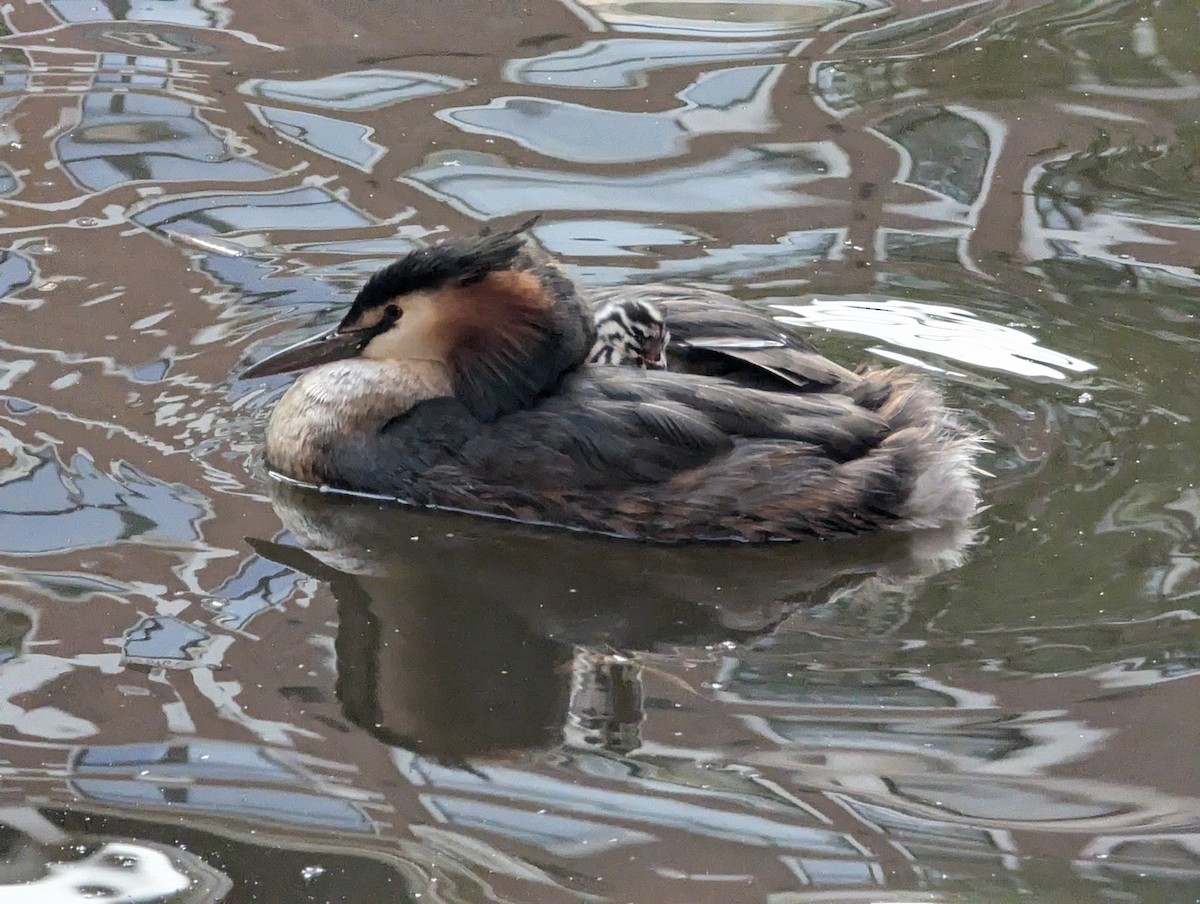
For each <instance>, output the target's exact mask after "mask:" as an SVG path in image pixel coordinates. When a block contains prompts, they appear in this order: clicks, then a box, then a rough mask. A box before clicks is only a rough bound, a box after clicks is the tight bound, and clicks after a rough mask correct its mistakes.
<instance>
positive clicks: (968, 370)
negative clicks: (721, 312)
mask: <svg viewBox="0 0 1200 904" xmlns="http://www.w3.org/2000/svg"><path fill="white" fill-rule="evenodd" d="M0 16H2V17H3V18H2V24H0V63H2V65H3V78H2V80H0V151H2V153H0V234H2V235H3V241H2V242H0V247H3V248H5V249H7V250H4V251H0V287H2V288H3V296H4V299H3V302H2V303H0V900H4V901H6V902H7V901H27V900H28V901H35V900H36V901H38V902H44V901H69V900H77V899H85V898H86V899H89V900H120V901H146V902H151V901H166V900H170V901H179V902H182V901H189V902H191V901H194V902H208V901H217V900H228V901H235V900H236V901H245V902H251V901H253V902H274V901H288V902H294V901H314V902H325V901H352V902H358V901H363V902H367V901H378V900H413V899H418V898H419V899H420V900H422V901H429V900H433V901H445V902H482V901H511V902H528V904H532V902H579V901H598V902H599V901H613V902H635V901H636V902H642V901H689V902H714V904H718V902H719V904H729V902H743V901H744V902H764V904H799V902H835V901H836V902H845V901H854V902H887V901H905V902H917V901H922V902H924V901H934V902H960V901H961V902H975V901H1007V900H1017V899H1020V900H1022V901H1038V902H1067V901H1070V902H1080V901H1120V902H1164V904H1166V902H1170V904H1175V902H1189V901H1195V900H1200V892H1198V891H1197V889H1200V728H1198V726H1200V719H1198V718H1197V705H1196V699H1197V688H1198V685H1197V681H1198V680H1200V679H1198V678H1197V671H1198V670H1200V620H1198V619H1197V611H1196V600H1197V597H1198V596H1200V557H1198V552H1197V542H1198V528H1200V525H1198V520H1200V490H1198V489H1197V486H1196V468H1197V464H1196V462H1197V448H1198V443H1200V431H1198V429H1197V419H1200V393H1197V391H1196V390H1195V387H1194V384H1195V383H1196V381H1197V378H1198V377H1200V373H1198V366H1197V363H1196V362H1197V352H1198V351H1200V345H1198V341H1197V335H1198V334H1197V323H1196V319H1197V312H1198V311H1200V273H1198V268H1200V57H1198V56H1197V51H1196V48H1197V47H1198V46H1200V15H1198V13H1197V9H1196V6H1195V4H1194V3H1192V2H1190V0H1158V2H1120V0H1113V2H1102V0H1092V2H1086V0H1056V2H1033V0H1030V2H1024V0H972V2H962V0H957V2H951V0H924V2H916V0H891V2H889V0H821V2H818V0H807V2H806V0H796V2H783V0H775V2H754V0H714V2H683V0H680V2H670V3H668V2H632V0H623V2H622V0H612V2H606V0H530V2H523V3H514V2H495V3H486V2H467V0H453V2H450V0H443V2H439V3H436V4H435V3H428V4H386V3H381V2H374V3H369V2H366V0H345V2H338V3H327V2H317V0H299V2H288V3H284V2H276V3H273V4H272V3H249V2H240V3H229V2H224V0H154V2H151V0H141V2H136V3H118V2H115V0H31V2H22V3H15V4H10V5H8V6H5V7H4V8H3V10H0ZM532 212H545V216H544V218H543V219H542V221H541V223H540V225H539V226H538V227H537V228H536V230H535V232H536V238H537V240H538V241H539V242H540V243H541V244H543V245H544V246H545V247H546V248H547V249H549V250H550V251H552V252H554V253H556V254H558V255H560V256H561V257H563V258H564V259H565V260H566V261H567V262H568V263H569V264H570V265H571V266H572V267H573V269H574V272H575V273H576V274H577V276H578V277H579V278H580V279H581V280H582V281H583V282H585V283H587V284H591V285H613V284H633V283H643V282H654V281H664V280H665V281H670V282H674V283H688V282H694V283H697V284H702V285H706V286H715V287H718V288H722V289H727V290H729V291H731V292H733V293H734V294H735V295H737V296H738V297H740V298H743V299H744V300H745V301H746V303H747V304H754V305H760V306H762V307H763V308H764V309H765V310H769V311H771V312H773V313H774V314H775V315H776V316H778V318H779V319H780V321H781V322H782V323H787V324H793V325H795V327H796V328H797V329H800V330H803V331H806V332H809V333H812V334H814V335H815V338H816V339H817V341H818V342H819V343H820V344H821V345H822V347H823V348H824V349H825V350H826V351H827V352H828V353H830V354H831V355H833V356H835V357H839V358H842V359H845V360H847V361H851V360H860V359H870V358H883V359H891V360H898V361H903V362H908V363H910V364H913V365H915V366H918V367H923V368H927V369H928V370H930V371H931V373H932V375H933V376H934V378H935V379H937V380H938V381H939V382H941V383H942V384H943V385H944V386H945V387H946V390H947V393H948V395H949V396H950V398H951V400H952V402H953V403H954V404H955V405H957V406H959V407H961V408H963V409H965V410H966V411H968V412H969V416H970V418H971V419H972V420H973V421H974V422H975V423H976V424H977V425H978V426H980V427H981V428H984V429H986V430H988V431H989V432H990V434H991V435H992V438H993V444H992V447H991V452H990V454H989V455H988V456H987V458H986V460H985V461H984V466H985V467H986V468H987V469H988V470H989V471H990V472H991V473H992V474H993V475H994V476H993V477H990V478H988V479H987V480H986V481H985V493H986V497H987V502H988V503H989V505H990V508H989V509H988V511H987V512H986V513H985V514H984V515H983V517H982V518H981V519H980V523H979V525H978V528H979V529H978V533H977V534H975V535H971V534H969V533H965V532H964V533H960V534H950V535H942V536H935V537H924V538H920V539H898V538H876V539H872V540H867V541H863V542H862V543H834V544H817V545H801V546H786V547H771V548H768V549H759V548H736V549H702V550H697V549H649V548H644V547H637V546H631V545H629V544H622V543H619V542H613V541H607V540H601V539H588V538H581V537H575V536H564V535H562V534H557V533H544V532H539V531H537V530H534V529H524V528H518V527H514V526H511V525H495V524H489V523H486V522H480V521H478V520H470V519H462V518H456V517H452V516H439V515H429V514H426V513H420V512H411V511H404V510H396V509H393V508H389V507H388V506H385V505H380V504H378V503H373V502H369V501H353V500H346V499H336V498H331V497H327V496H315V497H314V496H313V495H311V494H306V493H304V492H302V491H297V490H295V489H292V488H289V487H286V486H282V485H272V484H270V483H269V482H268V481H267V480H266V479H265V478H264V475H263V474H262V472H261V469H260V466H259V463H258V458H257V454H258V450H259V443H260V436H261V429H262V425H263V422H264V420H265V415H266V412H267V411H268V410H269V408H270V406H271V404H272V402H273V401H274V399H276V398H277V397H278V395H279V394H280V393H281V392H282V390H283V388H284V384H285V383H286V381H285V380H274V381H271V382H270V383H266V384H264V383H248V382H239V381H238V380H237V379H236V378H235V376H234V374H236V372H237V371H238V369H239V367H240V366H241V365H242V364H243V363H244V362H245V361H246V360H248V359H249V358H250V357H252V356H256V355H259V354H261V353H263V352H264V351H266V350H268V349H270V348H275V347H279V346H280V345H282V344H284V343H286V342H289V341H292V340H294V339H296V338H297V337H299V336H300V335H303V334H305V333H306V332H308V331H311V330H312V329H314V328H316V327H317V326H318V325H323V324H326V323H329V322H331V321H333V320H335V319H336V318H337V317H338V307H339V305H340V304H342V303H344V302H345V301H347V300H348V299H349V298H350V297H351V296H352V294H353V292H354V290H355V288H356V286H357V284H358V283H359V281H360V280H361V279H362V278H363V276H364V275H365V274H367V273H369V272H371V271H372V270H373V269H375V268H376V267H378V266H379V265H380V264H381V263H383V262H385V261H388V260H390V259H391V258H392V257H394V256H395V255H397V254H398V253H401V252H403V251H405V250H407V249H410V248H413V247H416V246H418V245H420V244H421V243H423V242H425V241H428V240H430V239H431V238H434V237H436V236H438V235H441V234H443V233H447V232H448V233H457V234H462V233H467V232H472V231H474V230H476V229H477V228H478V227H479V226H480V225H481V223H483V222H486V221H490V220H492V219H493V218H499V219H498V222H500V223H508V222H512V221H511V220H506V219H504V218H508V217H515V216H518V215H521V216H524V215H528V214H529V213H532Z"/></svg>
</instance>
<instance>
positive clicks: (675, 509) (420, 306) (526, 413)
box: [244, 232, 979, 542]
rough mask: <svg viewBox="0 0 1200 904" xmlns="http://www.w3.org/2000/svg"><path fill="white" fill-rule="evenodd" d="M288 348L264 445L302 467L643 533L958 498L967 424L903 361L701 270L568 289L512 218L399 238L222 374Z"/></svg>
mask: <svg viewBox="0 0 1200 904" xmlns="http://www.w3.org/2000/svg"><path fill="white" fill-rule="evenodd" d="M656 324H658V325H661V331H660V332H656V330H655V325H656ZM668 327H669V329H668ZM606 349H607V350H608V351H606ZM664 349H665V354H664ZM608 363H612V364H627V365H633V366H620V367H610V366H606V365H607V364H608ZM664 363H665V364H667V367H666V369H665V370H664V369H661V368H662V366H663V364H664ZM305 367H311V368H312V369H310V370H308V372H306V373H304V374H303V375H302V376H301V377H300V378H299V379H298V380H296V382H295V383H294V384H293V385H292V387H291V388H290V389H289V390H288V392H287V393H286V394H285V395H284V396H283V398H282V399H281V400H280V402H279V404H278V405H277V406H276V409H275V411H274V412H273V413H272V417H271V421H270V424H269V426H268V429H267V444H266V446H267V447H266V455H267V462H268V464H269V465H270V467H271V468H272V469H273V470H275V471H278V472H280V473H282V474H284V475H287V476H289V477H291V478H294V479H296V480H300V481H303V482H306V483H312V484H317V485H325V486H332V487H339V488H344V489H348V490H358V491H366V492H372V493H381V494H386V495H391V496H394V497H396V498H398V499H400V500H403V501H407V502H410V503H415V504H418V505H426V506H437V507H445V508H451V509H459V510H465V511H472V512H477V513H480V514H487V515H492V516H499V517H505V518H512V519H516V520H520V521H528V522H538V523H546V524H553V525H559V526H563V527H569V528H574V529H579V530H587V531H596V532H600V533H607V534H613V535H617V536H622V537H631V538H638V539H645V540H655V541H663V542H680V541H688V540H733V539H739V540H751V541H762V540H780V539H800V538H807V537H821V538H826V537H838V536H847V535H851V534H857V533H863V532H868V531H874V530H879V529H901V530H904V529H918V528H925V527H937V526H941V525H944V524H948V523H951V522H962V521H965V520H967V519H968V518H969V517H970V516H971V515H972V514H973V513H974V511H975V510H976V508H977V506H978V487H977V478H976V472H977V469H976V468H975V466H974V458H975V456H976V454H977V453H978V451H979V439H978V438H977V437H976V436H974V435H973V434H971V433H970V431H968V430H967V429H966V428H965V427H964V426H963V424H962V423H961V421H960V420H959V419H958V417H957V416H956V415H954V414H953V413H952V412H951V411H950V410H949V409H947V408H946V407H945V405H944V403H943V402H942V399H941V396H940V395H939V393H938V392H937V391H936V390H935V389H934V388H933V387H932V386H931V385H930V384H928V383H927V382H925V381H924V380H923V379H921V378H919V377H917V376H915V375H913V374H910V373H907V372H904V371H899V370H888V369H873V368H866V369H862V370H860V371H857V372H855V371H851V370H847V369H846V368H844V367H841V366H840V365H838V364H835V363H834V362H832V361H830V360H828V359H826V358H824V357H822V356H821V355H820V354H818V353H817V352H816V351H815V350H814V349H813V348H812V347H811V346H809V345H808V343H807V342H805V341H804V340H803V339H800V338H799V337H797V336H795V335H793V334H789V333H784V332H783V331H781V330H780V329H779V327H778V326H777V325H776V324H775V322H774V321H773V320H771V318H770V317H768V316H766V315H764V314H761V313H758V312H756V311H754V310H752V309H750V308H747V307H746V306H744V305H742V304H740V303H738V302H737V301H736V300H734V299H732V298H730V297H729V296H726V295H722V294H720V293H716V292H705V291H703V290H694V289H682V288H671V287H657V288H653V287H646V288H642V289H638V290H609V291H606V292H600V293H594V294H593V295H592V296H591V297H585V296H584V295H583V294H582V293H581V292H580V291H579V290H577V289H576V287H575V286H574V285H573V284H572V282H571V280H570V279H568V278H567V277H566V276H565V275H564V273H563V272H562V271H561V270H560V269H559V268H558V266H557V265H556V264H555V263H554V261H552V260H550V259H549V258H548V257H546V256H545V255H544V254H542V253H541V252H540V251H537V250H536V249H533V248H531V247H528V246H527V245H526V243H525V240H524V238H523V237H522V236H521V235H520V234H519V232H508V233H496V234H491V235H486V236H478V237H475V238H470V239H460V240H452V241H446V242H443V243H441V244H439V245H434V246H431V247H429V248H424V249H421V250H419V251H415V252H413V253H411V254H409V255H407V256H406V257H404V258H401V259H400V260H398V261H397V262H396V263H394V264H391V265H390V266H388V267H385V268H383V269H382V270H380V271H379V272H378V273H376V274H375V275H374V276H373V277H371V279H370V280H368V282H367V283H366V285H365V286H364V287H363V288H362V290H361V291H360V292H359V293H358V295H357V297H356V298H355V300H354V302H353V304H352V305H351V306H350V309H349V311H348V312H347V314H346V315H345V317H344V318H343V320H342V321H341V323H340V324H339V325H338V326H337V327H336V328H335V329H333V330H331V331H329V332H327V333H325V334H322V335H321V336H318V337H315V338H313V339H310V340H306V341H305V342H303V343H300V344H298V345H296V346H293V347H292V348H290V349H285V350H284V351H282V352H279V353H277V354H276V355H273V356H271V357H270V358H267V359H265V360H264V361H261V362H259V363H258V364H255V365H254V366H252V367H251V368H249V369H248V370H247V371H246V373H245V374H244V376H245V377H255V376H266V375H269V374H274V373H283V372H286V371H291V370H297V369H300V368H305Z"/></svg>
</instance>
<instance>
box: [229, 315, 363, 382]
mask: <svg viewBox="0 0 1200 904" xmlns="http://www.w3.org/2000/svg"><path fill="white" fill-rule="evenodd" d="M374 335H375V334H374V332H373V331H371V330H339V329H338V328H337V327H334V328H333V329H331V330H327V331H326V332H324V333H318V334H317V335H316V336H310V337H309V338H307V339H302V340H301V341H299V342H297V343H296V344H295V345H289V346H288V347H287V348H285V349H281V350H280V351H277V352H275V354H273V355H268V356H267V357H265V358H263V359H262V360H261V361H258V362H256V363H254V364H251V365H250V366H249V367H247V368H246V369H245V370H244V371H242V373H241V376H240V377H238V379H240V380H256V379H258V378H259V377H272V376H274V375H275V374H286V373H291V372H292V371H294V370H303V369H304V368H306V367H315V366H316V365H318V364H328V363H330V362H331V361H341V360H344V359H345V358H353V357H355V356H356V355H357V354H358V353H359V352H361V351H362V350H363V348H364V347H365V346H366V344H367V343H368V342H370V341H371V339H372V338H373V337H374Z"/></svg>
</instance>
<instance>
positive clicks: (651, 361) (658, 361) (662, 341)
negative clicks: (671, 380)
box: [641, 328, 670, 370]
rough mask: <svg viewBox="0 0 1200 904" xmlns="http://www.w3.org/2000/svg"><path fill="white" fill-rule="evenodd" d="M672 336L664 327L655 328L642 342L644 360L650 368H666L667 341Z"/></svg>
mask: <svg viewBox="0 0 1200 904" xmlns="http://www.w3.org/2000/svg"><path fill="white" fill-rule="evenodd" d="M669 341H670V336H668V335H667V333H666V331H665V330H663V329H661V328H660V329H656V330H654V332H653V334H652V335H651V336H650V338H648V339H647V340H646V341H645V342H643V343H642V348H641V355H642V360H643V361H644V362H646V367H647V368H648V369H650V370H665V369H666V367H667V343H668V342H669Z"/></svg>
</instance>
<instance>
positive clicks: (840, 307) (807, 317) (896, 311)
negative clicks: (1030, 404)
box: [772, 299, 1096, 380]
mask: <svg viewBox="0 0 1200 904" xmlns="http://www.w3.org/2000/svg"><path fill="white" fill-rule="evenodd" d="M772 307H775V308H778V309H780V310H783V311H788V312H789V313H790V314H792V315H794V316H784V317H777V318H776V319H778V320H779V321H781V322H783V323H789V324H795V325H798V326H819V327H824V328H826V329H831V330H839V331H841V332H846V333H857V334H858V335H862V336H871V337H873V338H875V339H882V340H884V341H886V342H889V343H891V344H893V345H900V346H903V347H905V348H910V349H914V350H916V351H922V352H930V353H932V354H936V355H939V356H941V357H943V358H950V359H952V360H955V361H965V362H966V363H968V364H974V365H977V366H979V367H986V368H988V369H990V370H1001V371H1006V372H1008V373H1013V374H1018V375H1020V376H1025V377H1044V378H1049V379H1052V380H1065V379H1066V378H1067V375H1066V374H1065V373H1063V371H1073V372H1075V373H1086V372H1087V371H1091V370H1096V365H1094V364H1090V363H1088V362H1087V361H1083V360H1081V359H1079V358H1074V357H1072V356H1070V355H1065V354H1063V353H1062V352H1056V351H1054V350H1053V349H1048V348H1044V347H1042V346H1040V345H1038V341H1037V339H1036V338H1035V337H1033V336H1031V335H1029V334H1028V333H1024V332H1022V331H1020V330H1018V329H1015V328H1013V327H1010V326H1002V325H1000V324H998V323H989V322H987V321H984V320H980V319H978V318H977V317H976V316H975V315H974V314H972V313H970V312H969V311H963V310H960V309H958V308H949V307H944V306H942V305H933V304H924V303H922V302H916V301H900V300H897V299H889V300H887V301H822V300H821V299H813V301H812V302H810V303H809V304H807V305H788V304H777V305H772ZM1060 368H1061V369H1060Z"/></svg>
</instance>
